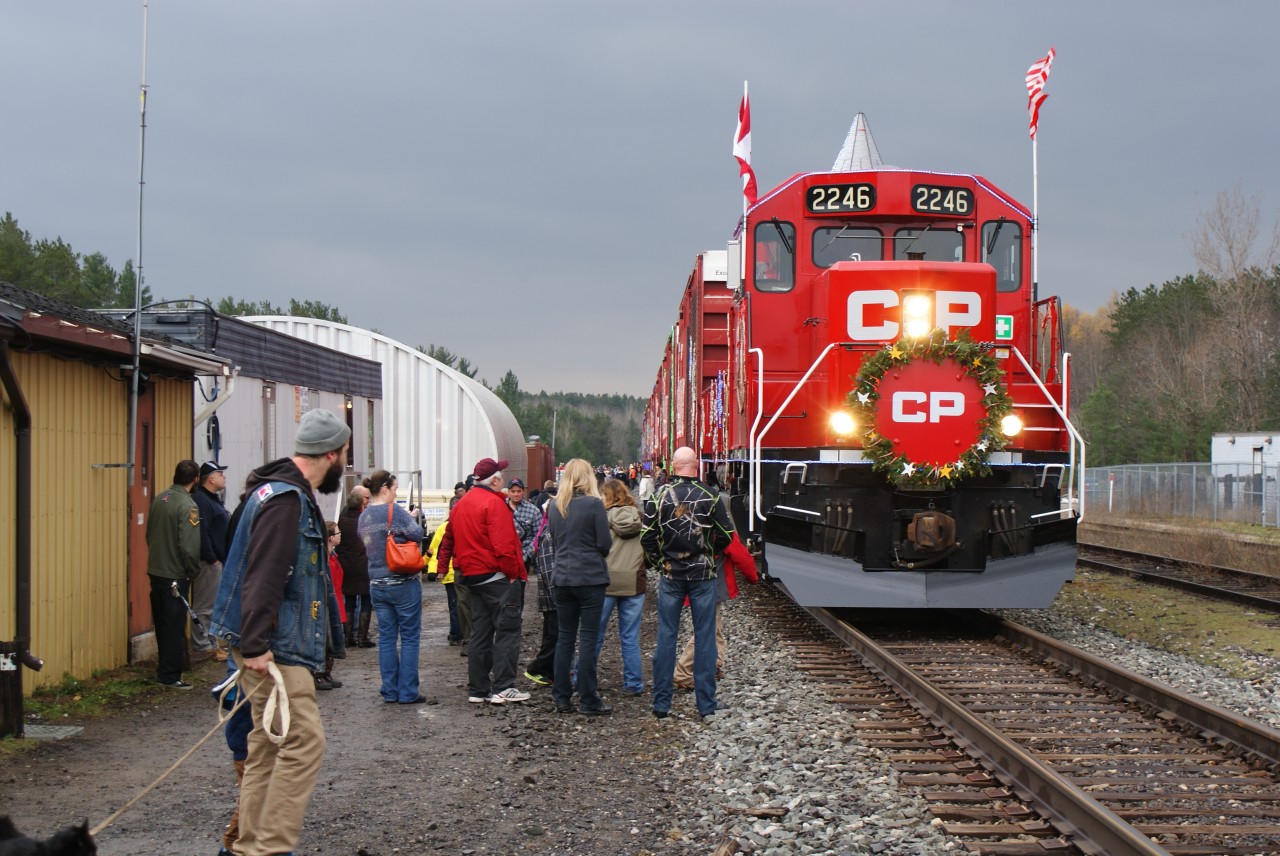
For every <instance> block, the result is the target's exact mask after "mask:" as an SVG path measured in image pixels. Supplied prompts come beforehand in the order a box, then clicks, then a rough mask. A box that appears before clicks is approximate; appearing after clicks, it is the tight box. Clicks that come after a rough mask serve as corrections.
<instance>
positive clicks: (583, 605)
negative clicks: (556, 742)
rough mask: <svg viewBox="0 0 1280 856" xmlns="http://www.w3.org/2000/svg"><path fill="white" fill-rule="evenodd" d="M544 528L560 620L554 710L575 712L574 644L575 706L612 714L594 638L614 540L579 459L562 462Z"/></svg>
mask: <svg viewBox="0 0 1280 856" xmlns="http://www.w3.org/2000/svg"><path fill="white" fill-rule="evenodd" d="M547 529H548V530H550V532H551V542H552V544H554V545H555V560H554V570H553V572H552V584H553V585H554V587H555V599H556V614H557V617H558V623H559V636H558V637H557V639H556V658H555V665H554V667H553V668H552V671H553V673H554V682H553V684H552V688H551V697H552V699H553V700H554V701H555V705H556V710H558V711H560V712H561V713H571V712H573V690H574V685H573V681H572V680H571V679H570V675H569V670H570V666H571V664H572V662H573V651H574V645H575V643H576V644H577V648H578V671H577V689H578V709H579V711H580V712H581V713H583V714H585V715H587V716H604V715H607V714H610V713H613V708H611V707H609V706H608V705H607V704H605V703H604V700H603V699H602V698H600V693H599V692H598V690H597V680H596V650H597V647H598V646H597V645H596V639H597V637H598V635H599V632H600V611H601V608H602V606H603V605H604V592H605V589H606V588H608V587H609V568H608V566H607V565H606V563H605V556H607V555H609V549H610V547H612V544H613V542H612V540H611V539H610V536H609V518H608V517H607V516H606V514H605V510H604V502H603V501H602V500H601V498H600V491H599V489H598V488H597V487H596V477H595V473H594V472H592V470H591V464H589V463H587V462H586V461H584V460H582V459H581V458H574V459H573V460H571V461H569V462H568V463H567V464H565V465H564V474H563V475H562V476H561V478H560V490H559V491H558V492H557V493H556V498H555V500H553V501H552V502H551V503H550V504H549V505H548V508H547Z"/></svg>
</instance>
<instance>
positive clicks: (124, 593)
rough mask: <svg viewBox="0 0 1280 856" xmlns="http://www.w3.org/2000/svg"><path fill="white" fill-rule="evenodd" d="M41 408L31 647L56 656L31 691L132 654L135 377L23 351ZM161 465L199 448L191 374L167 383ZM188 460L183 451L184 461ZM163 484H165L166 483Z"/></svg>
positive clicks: (3, 505)
mask: <svg viewBox="0 0 1280 856" xmlns="http://www.w3.org/2000/svg"><path fill="white" fill-rule="evenodd" d="M11 359H12V361H13V364H14V369H15V373H16V374H17V376H18V381H19V383H20V384H21V387H22V391H23V394H24V395H25V396H26V399H27V405H28V407H30V408H31V418H32V430H31V442H32V450H31V451H32V461H31V474H32V497H31V505H32V507H31V540H32V545H31V554H32V555H31V596H32V615H31V636H32V638H31V643H30V648H31V652H32V653H33V654H34V655H35V656H37V657H40V658H41V659H43V660H44V661H45V667H44V669H43V670H42V671H41V672H39V673H32V672H27V673H26V674H25V675H24V677H23V686H24V689H25V690H27V691H30V690H31V689H32V688H33V687H35V686H42V685H46V684H51V683H58V682H60V681H61V680H62V678H63V675H64V674H71V675H73V676H75V677H77V678H84V677H89V676H90V675H92V674H93V672H94V671H96V670H98V669H109V668H114V667H116V666H120V665H123V664H124V663H126V662H127V661H128V650H129V639H128V624H127V611H128V589H127V583H128V547H127V533H128V527H129V512H128V491H127V483H126V482H127V472H128V471H127V469H126V468H124V467H111V468H102V467H97V468H95V466H94V465H95V464H122V463H125V461H126V460H127V458H128V444H127V442H126V435H127V434H128V430H127V429H128V421H129V395H128V384H127V383H126V382H124V381H122V380H120V379H119V377H118V376H117V377H112V376H111V375H109V374H108V372H107V371H106V370H105V369H103V368H102V367H99V366H93V365H89V364H87V363H82V362H76V361H70V360H60V359H56V358H54V357H51V356H49V355H45V354H27V353H22V352H11ZM153 390H155V392H156V407H157V413H156V423H155V424H156V425H157V431H156V434H157V449H156V452H157V462H160V461H168V463H167V465H166V466H167V472H164V474H163V481H162V482H160V483H161V484H162V486H163V487H167V486H168V480H169V477H170V476H172V474H173V465H174V464H175V463H176V462H177V461H178V460H180V459H181V458H182V457H186V456H188V455H189V454H190V451H191V419H192V416H191V395H192V386H191V383H190V382H189V381H178V380H158V381H156V382H155V384H154V386H153ZM2 410H3V413H2V414H0V427H2V428H3V436H0V467H2V468H3V469H2V470H0V636H3V638H6V639H11V638H13V635H14V632H15V627H14V625H15V615H14V610H15V605H14V574H15V568H14V553H13V533H14V525H15V520H16V509H15V508H14V507H13V506H14V481H15V469H14V462H15V446H16V443H15V440H14V436H13V416H12V413H11V412H10V407H9V403H8V402H7V401H5V403H4V407H3V408H2ZM175 455H176V457H175ZM157 481H160V479H157Z"/></svg>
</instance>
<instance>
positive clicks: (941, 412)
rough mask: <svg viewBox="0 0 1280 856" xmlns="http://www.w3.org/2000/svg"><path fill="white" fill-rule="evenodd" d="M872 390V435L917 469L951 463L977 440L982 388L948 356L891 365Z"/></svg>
mask: <svg viewBox="0 0 1280 856" xmlns="http://www.w3.org/2000/svg"><path fill="white" fill-rule="evenodd" d="M877 391H878V392H879V401H878V402H877V404H876V411H875V413H876V418H875V430H876V433H878V434H879V435H880V436H882V437H886V438H888V439H889V441H890V442H892V443H893V451H894V453H895V454H898V455H906V457H907V459H908V460H910V461H912V462H914V463H915V464H917V465H931V466H942V465H943V464H948V463H952V462H954V461H956V460H958V459H959V458H960V456H961V455H963V454H964V453H965V452H967V451H969V449H970V448H971V447H972V446H973V445H974V444H975V443H977V442H978V441H979V440H980V439H981V438H982V423H983V420H984V419H985V418H986V415H987V411H986V407H985V405H984V404H983V397H984V392H983V389H982V385H981V384H980V383H978V379H977V378H975V377H973V376H972V375H970V374H969V373H968V372H967V371H965V368H964V366H962V365H960V364H959V363H958V362H956V361H955V360H954V359H952V358H951V357H947V358H946V359H944V360H943V361H942V362H941V363H933V362H930V361H928V360H923V359H921V360H913V361H911V362H909V363H906V364H905V365H901V366H894V367H892V368H890V369H889V370H888V371H886V372H885V374H884V377H883V378H882V379H881V380H880V386H879V388H878V390H877Z"/></svg>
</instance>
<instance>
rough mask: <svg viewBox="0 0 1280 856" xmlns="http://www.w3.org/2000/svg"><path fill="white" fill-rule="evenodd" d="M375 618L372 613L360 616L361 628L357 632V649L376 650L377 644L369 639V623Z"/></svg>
mask: <svg viewBox="0 0 1280 856" xmlns="http://www.w3.org/2000/svg"><path fill="white" fill-rule="evenodd" d="M371 618H373V615H372V613H368V612H364V613H361V614H360V628H359V630H357V631H356V633H357V638H356V647H357V648H376V647H378V646H377V643H375V642H374V641H373V640H372V639H370V638H369V621H370V619H371Z"/></svg>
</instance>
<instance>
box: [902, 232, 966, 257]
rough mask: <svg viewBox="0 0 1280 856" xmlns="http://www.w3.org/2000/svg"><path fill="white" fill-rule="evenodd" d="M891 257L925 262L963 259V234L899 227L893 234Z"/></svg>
mask: <svg viewBox="0 0 1280 856" xmlns="http://www.w3.org/2000/svg"><path fill="white" fill-rule="evenodd" d="M894 238H895V240H894V242H893V257H894V259H897V260H903V259H909V258H915V259H924V260H925V261H927V262H962V261H964V235H963V234H962V233H960V232H956V231H952V230H942V229H939V230H934V229H930V228H928V227H925V228H924V229H899V230H898V232H897V234H896V235H894Z"/></svg>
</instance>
